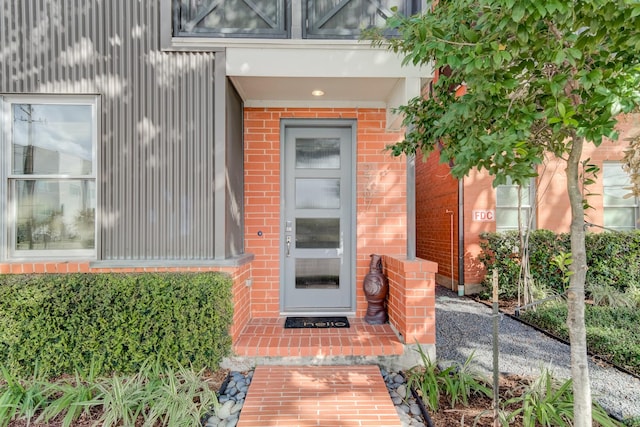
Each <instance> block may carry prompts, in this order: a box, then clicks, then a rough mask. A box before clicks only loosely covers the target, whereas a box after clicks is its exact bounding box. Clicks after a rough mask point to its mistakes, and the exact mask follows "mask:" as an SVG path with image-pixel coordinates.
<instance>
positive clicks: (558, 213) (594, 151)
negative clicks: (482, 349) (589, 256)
mask: <svg viewBox="0 0 640 427" xmlns="http://www.w3.org/2000/svg"><path fill="white" fill-rule="evenodd" d="M618 129H619V131H620V137H619V139H618V141H617V142H611V141H605V142H603V143H602V145H600V146H599V147H595V146H594V145H593V144H587V145H585V150H584V153H583V159H590V161H589V163H591V164H595V165H597V166H598V167H600V169H601V170H600V173H599V174H598V175H597V179H596V183H595V184H593V185H592V186H590V187H589V188H588V190H589V192H590V193H592V194H593V196H591V197H589V199H588V201H589V204H590V205H591V206H592V207H593V209H589V210H588V211H587V212H586V214H587V218H586V220H587V221H589V222H591V223H593V224H597V225H602V224H603V223H604V219H603V200H602V194H603V180H602V165H603V163H604V162H619V161H621V159H622V157H623V155H624V150H625V149H626V147H627V143H626V141H625V140H626V139H627V138H630V137H632V136H634V135H637V134H638V133H639V132H640V115H639V114H635V115H628V116H624V117H620V118H619V124H618ZM438 158H439V156H438V154H437V153H433V154H432V155H431V156H430V157H428V158H427V159H426V162H424V163H422V162H420V161H417V162H416V204H417V215H416V216H417V218H416V225H417V241H418V244H417V254H418V256H419V257H420V258H424V259H428V260H433V261H436V262H437V263H438V268H439V269H438V275H437V282H438V284H441V285H444V286H447V287H451V281H452V279H451V277H452V276H451V274H450V271H451V268H450V265H451V249H450V248H451V243H450V242H451V236H450V234H449V233H450V230H451V227H450V224H449V223H447V221H450V219H449V215H448V214H446V211H447V210H452V211H454V212H455V213H454V217H455V218H454V258H453V261H454V269H453V281H454V285H453V288H454V289H455V288H456V287H457V284H458V279H459V278H458V264H457V263H458V252H457V249H458V240H457V239H458V228H457V222H458V220H457V211H458V210H457V197H458V186H457V181H456V180H454V179H453V178H452V177H451V176H450V175H449V172H448V167H447V166H446V165H442V164H439V162H438ZM539 173H540V176H539V177H538V179H537V184H536V194H537V203H536V207H535V216H536V228H538V229H546V230H552V231H555V232H558V233H566V232H569V226H570V223H571V213H570V207H569V198H568V196H567V187H566V185H567V184H566V175H565V164H564V162H563V161H561V160H558V159H555V158H553V157H551V156H549V157H548V158H547V159H545V161H544V163H543V165H541V166H540V168H539ZM463 182H464V190H463V191H464V264H465V265H464V267H465V277H464V283H465V285H466V286H468V287H467V290H468V289H469V288H472V289H473V288H476V287H477V285H478V284H480V283H481V282H482V280H483V279H484V275H485V271H484V268H483V266H482V264H481V263H480V262H479V261H478V255H479V254H480V237H479V236H480V233H482V232H493V231H495V230H496V223H495V221H479V220H477V219H475V218H474V217H473V211H484V210H493V211H495V209H496V193H495V189H494V188H493V186H492V182H493V179H492V177H491V176H489V175H488V174H487V173H486V172H478V171H475V170H474V171H472V172H471V173H470V174H469V176H468V177H465V178H464V181H463ZM589 231H592V232H599V231H601V229H599V228H597V227H594V228H590V229H589Z"/></svg>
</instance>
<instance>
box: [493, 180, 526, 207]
mask: <svg viewBox="0 0 640 427" xmlns="http://www.w3.org/2000/svg"><path fill="white" fill-rule="evenodd" d="M523 193H524V192H523ZM496 205H497V206H518V187H515V186H513V185H499V186H498V188H496Z"/></svg>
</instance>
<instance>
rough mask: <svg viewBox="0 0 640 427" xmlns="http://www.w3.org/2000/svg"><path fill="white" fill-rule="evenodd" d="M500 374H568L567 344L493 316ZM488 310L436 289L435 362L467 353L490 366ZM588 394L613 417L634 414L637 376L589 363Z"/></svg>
mask: <svg viewBox="0 0 640 427" xmlns="http://www.w3.org/2000/svg"><path fill="white" fill-rule="evenodd" d="M499 328H500V329H499V331H500V332H499V333H500V337H499V344H500V347H499V348H500V358H499V368H500V372H503V373H510V374H517V375H523V376H537V375H539V373H540V369H541V367H548V368H550V369H551V371H552V372H553V373H554V376H555V377H556V378H558V379H563V380H564V379H568V378H570V377H571V370H570V354H569V346H568V345H566V344H564V343H562V342H560V341H557V340H555V339H553V338H551V337H549V336H547V335H545V334H543V333H541V332H539V331H537V330H535V329H533V328H531V327H529V326H527V325H525V324H523V323H521V322H519V321H517V320H515V319H512V318H511V317H509V316H505V315H500V317H499ZM492 333H493V326H492V313H491V308H489V307H487V306H485V305H484V304H481V303H478V302H476V301H473V300H472V299H470V298H466V297H459V296H458V295H457V294H456V293H454V292H452V291H450V290H449V289H446V288H443V287H441V286H438V287H437V288H436V354H437V359H438V361H439V362H442V361H445V360H457V361H460V362H464V361H465V360H466V359H467V357H469V355H471V353H473V360H474V362H475V365H476V367H477V369H478V370H479V371H481V372H483V373H485V374H487V375H491V372H492V368H493V350H492ZM589 376H590V377H591V393H592V395H593V397H594V398H595V399H596V400H597V401H598V403H600V405H602V407H603V408H605V410H607V411H608V412H609V413H610V414H611V415H612V416H614V417H616V418H618V419H624V418H634V417H640V380H639V379H638V378H635V377H633V376H631V375H627V374H625V373H622V372H620V371H618V370H617V369H615V368H612V367H609V366H602V365H601V364H596V363H594V362H593V361H591V362H590V363H589Z"/></svg>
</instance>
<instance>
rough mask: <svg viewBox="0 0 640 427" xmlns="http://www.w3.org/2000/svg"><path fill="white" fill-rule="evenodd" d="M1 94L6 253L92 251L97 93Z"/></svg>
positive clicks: (44, 254) (39, 254)
mask: <svg viewBox="0 0 640 427" xmlns="http://www.w3.org/2000/svg"><path fill="white" fill-rule="evenodd" d="M0 100H1V101H0V107H1V111H2V130H3V132H2V136H3V144H2V148H3V157H4V158H5V159H6V161H4V162H3V163H4V164H3V166H4V168H3V169H5V171H4V172H3V173H2V175H3V176H4V178H3V189H2V190H3V191H2V192H1V193H2V194H3V198H5V199H6V202H7V206H8V207H9V209H8V218H7V224H8V228H7V230H6V231H5V233H6V235H5V239H4V240H5V241H6V242H7V247H8V253H9V256H11V257H18V258H20V257H31V256H36V257H56V256H65V257H68V256H91V257H93V256H95V248H96V227H95V212H96V179H95V177H96V145H97V135H98V132H97V111H96V110H97V98H96V97H94V96H91V97H63V96H60V97H31V96H15V97H14V96H11V97H1V98H0Z"/></svg>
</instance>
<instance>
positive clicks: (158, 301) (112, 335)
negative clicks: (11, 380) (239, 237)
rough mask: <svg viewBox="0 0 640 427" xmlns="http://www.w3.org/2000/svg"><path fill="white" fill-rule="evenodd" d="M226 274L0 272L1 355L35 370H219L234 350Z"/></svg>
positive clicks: (14, 365) (17, 368) (17, 367)
mask: <svg viewBox="0 0 640 427" xmlns="http://www.w3.org/2000/svg"><path fill="white" fill-rule="evenodd" d="M231 282H232V281H231V278H230V277H229V276H227V275H225V274H222V273H159V274H152V273H140V274H125V273H116V274H43V275H3V276H0V360H3V361H4V364H5V365H6V366H7V367H9V368H10V369H11V370H13V371H14V372H17V373H20V374H23V375H29V374H30V373H31V372H33V370H34V368H35V366H36V365H38V366H39V370H40V372H42V373H43V374H44V375H48V376H56V375H60V374H63V373H73V372H76V371H81V372H88V371H89V369H92V370H93V371H94V374H96V375H98V374H110V373H112V372H119V373H125V374H127V373H134V372H137V371H138V370H139V368H140V367H141V366H142V365H143V363H144V362H145V361H148V360H157V361H159V362H161V363H164V364H166V365H167V366H174V367H178V366H191V367H193V369H195V370H200V369H203V368H214V369H215V368H217V366H218V364H219V363H220V361H221V359H222V358H223V357H224V356H225V355H227V354H228V353H229V351H230V348H231V338H230V336H229V333H228V331H229V327H230V325H231V322H232V315H233V307H232V304H233V303H232V294H231V284H232V283H231Z"/></svg>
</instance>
